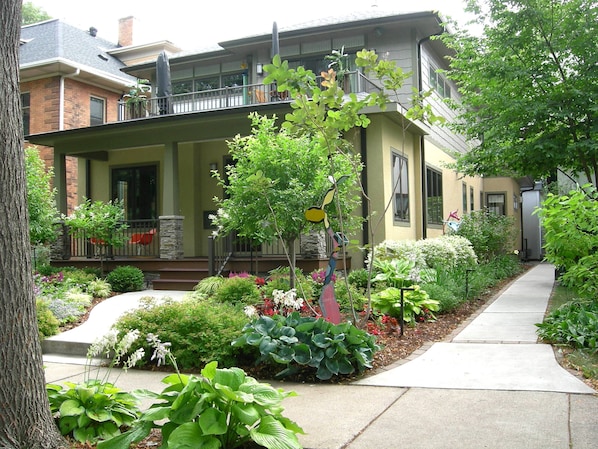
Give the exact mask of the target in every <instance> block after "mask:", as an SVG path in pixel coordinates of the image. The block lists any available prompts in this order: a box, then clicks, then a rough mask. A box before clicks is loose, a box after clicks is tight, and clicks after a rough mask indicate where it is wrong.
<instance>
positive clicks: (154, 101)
mask: <svg viewBox="0 0 598 449" xmlns="http://www.w3.org/2000/svg"><path fill="white" fill-rule="evenodd" d="M347 76H348V79H347V82H346V83H345V93H347V94H348V93H360V92H372V91H374V90H379V87H378V86H376V85H375V84H374V83H373V82H372V81H370V80H369V79H368V78H366V77H365V76H364V75H363V74H362V73H361V72H359V71H355V72H351V73H349V74H348V75H347ZM318 80H319V78H318ZM291 100H292V98H290V96H289V94H288V92H278V91H277V89H276V86H275V85H265V84H261V83H260V84H247V85H243V86H232V87H223V88H220V89H210V90H203V91H197V92H189V93H183V94H176V95H171V96H169V97H148V98H129V99H127V100H123V101H120V102H119V104H118V121H127V120H134V119H140V118H146V117H155V116H160V115H172V114H186V113H191V112H201V111H214V110H219V109H231V108H240V107H245V106H251V105H256V106H259V105H260V104H266V103H274V102H285V101H286V102H288V101H291Z"/></svg>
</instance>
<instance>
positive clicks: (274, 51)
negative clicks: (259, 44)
mask: <svg viewBox="0 0 598 449" xmlns="http://www.w3.org/2000/svg"><path fill="white" fill-rule="evenodd" d="M278 54H280V43H279V42H278V25H276V22H274V23H273V24H272V54H271V55H270V56H271V57H272V59H274V56H275V55H278Z"/></svg>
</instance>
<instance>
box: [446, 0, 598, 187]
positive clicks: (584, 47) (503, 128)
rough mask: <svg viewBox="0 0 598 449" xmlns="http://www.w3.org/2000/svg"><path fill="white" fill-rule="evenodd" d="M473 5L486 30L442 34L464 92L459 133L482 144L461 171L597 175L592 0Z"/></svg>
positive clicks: (597, 19)
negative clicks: (452, 52)
mask: <svg viewBox="0 0 598 449" xmlns="http://www.w3.org/2000/svg"><path fill="white" fill-rule="evenodd" d="M482 3H484V4H483V5H482ZM469 4H470V8H472V10H473V11H474V12H475V17H476V23H477V24H479V25H480V28H482V26H483V29H484V32H483V34H482V35H481V36H472V35H469V34H468V33H466V32H457V33H453V34H448V33H447V34H445V35H444V36H443V40H444V42H445V43H446V44H447V45H448V46H449V47H451V48H452V49H454V50H455V55H454V56H453V57H452V59H451V70H450V71H449V72H448V75H449V77H450V78H451V79H453V80H454V81H455V82H456V83H457V84H458V85H459V87H460V89H459V91H460V94H461V98H460V101H459V103H458V104H457V102H455V103H454V106H455V107H456V108H457V109H458V111H459V113H460V115H459V117H458V118H457V120H455V121H454V124H455V128H456V130H457V131H459V132H462V133H464V134H465V135H466V136H467V137H469V138H470V139H471V141H477V142H479V144H478V145H477V146H476V147H474V148H473V149H472V150H470V151H468V152H466V153H464V154H463V155H462V156H461V157H460V158H459V164H458V170H459V172H461V173H467V174H471V175H475V174H484V175H509V174H512V175H519V176H532V177H533V178H535V179H541V178H545V177H546V176H547V175H549V174H550V173H551V172H552V171H553V170H554V169H555V167H560V168H562V169H565V170H568V171H572V172H583V173H585V174H586V175H587V176H588V179H591V177H590V175H591V174H593V175H594V176H596V174H595V173H594V170H595V167H596V161H597V157H598V146H597V142H598V128H597V127H596V125H595V117H596V106H595V105H596V104H597V103H598V88H597V86H598V72H596V70H595V62H596V57H597V47H596V45H593V44H589V42H590V41H588V39H589V36H596V35H598V8H596V4H595V1H592V0H563V1H558V2H555V1H553V0H537V1H533V2H531V1H525V0H517V1H510V2H505V1H502V0H487V1H484V2H481V1H470V2H469ZM451 28H453V27H451ZM453 29H454V28H453ZM457 29H458V28H457ZM592 42H593V41H592ZM480 136H482V137H483V138H482V139H480Z"/></svg>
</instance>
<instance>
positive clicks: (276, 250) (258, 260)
mask: <svg viewBox="0 0 598 449" xmlns="http://www.w3.org/2000/svg"><path fill="white" fill-rule="evenodd" d="M170 221H171V217H160V218H159V219H155V220H129V221H127V228H126V229H124V230H122V231H120V234H121V241H122V242H123V245H122V246H118V247H111V246H105V245H103V244H102V242H101V241H98V240H96V239H94V238H93V237H91V236H81V237H73V236H71V235H70V234H69V232H68V228H67V227H66V225H64V224H63V223H59V224H58V231H59V238H58V240H57V241H56V242H55V243H54V245H53V247H52V254H51V264H52V265H53V266H56V267H65V266H75V267H93V268H98V269H99V268H101V267H103V269H104V271H105V272H109V271H111V270H113V269H114V268H116V267H118V266H122V265H131V266H135V267H137V268H139V269H140V270H142V271H143V272H144V274H145V277H146V282H147V284H148V287H149V288H153V289H154V290H192V289H193V287H194V286H195V285H196V284H197V283H198V282H199V281H200V280H202V279H204V278H206V277H208V276H213V275H223V276H228V275H229V274H230V273H240V272H248V273H251V274H255V275H260V276H265V275H266V274H267V273H268V272H269V271H271V270H273V269H275V268H278V267H284V266H288V265H289V264H288V259H287V256H286V254H285V248H284V247H283V245H282V244H281V243H280V242H278V241H277V242H274V243H272V244H262V245H253V244H251V242H249V241H248V240H247V239H245V238H241V237H238V236H234V235H228V236H225V237H222V238H215V237H213V236H210V237H209V242H208V255H207V256H197V257H182V256H180V257H173V253H172V249H173V248H172V244H169V243H168V242H173V241H175V242H176V241H177V240H180V239H181V238H182V233H181V232H177V227H176V226H175V227H173V226H172V225H171V223H170ZM174 246H182V243H180V242H179V244H178V245H177V244H176V243H175V245H174ZM331 248H332V243H331V242H329V241H327V239H326V238H324V234H323V233H313V234H309V235H305V236H302V237H301V238H300V239H298V241H297V242H296V243H295V252H296V260H297V267H298V268H300V269H302V270H303V272H304V273H310V272H312V271H314V270H318V269H325V268H326V267H327V265H328V255H329V254H330V250H331ZM346 263H347V269H350V268H351V259H350V257H348V258H347V259H346ZM344 266H345V262H344V261H343V259H342V257H341V258H339V260H338V263H337V269H338V270H344Z"/></svg>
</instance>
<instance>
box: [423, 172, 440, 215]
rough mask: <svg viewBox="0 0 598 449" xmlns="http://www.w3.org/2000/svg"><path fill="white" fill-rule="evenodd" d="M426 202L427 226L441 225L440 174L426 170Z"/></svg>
mask: <svg viewBox="0 0 598 449" xmlns="http://www.w3.org/2000/svg"><path fill="white" fill-rule="evenodd" d="M426 200H427V204H428V206H427V211H428V224H440V225H441V224H442V215H443V204H442V172H441V171H439V170H435V169H433V168H430V167H427V168H426Z"/></svg>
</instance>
